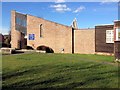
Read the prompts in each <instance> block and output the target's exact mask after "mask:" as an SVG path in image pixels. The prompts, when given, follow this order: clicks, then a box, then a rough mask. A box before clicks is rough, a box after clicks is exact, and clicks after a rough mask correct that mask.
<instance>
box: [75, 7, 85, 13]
mask: <svg viewBox="0 0 120 90" xmlns="http://www.w3.org/2000/svg"><path fill="white" fill-rule="evenodd" d="M83 10H85V7H84V6H80V7H79V8H77V9H76V10H75V11H73V13H78V12H81V11H83Z"/></svg>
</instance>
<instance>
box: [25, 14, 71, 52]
mask: <svg viewBox="0 0 120 90" xmlns="http://www.w3.org/2000/svg"><path fill="white" fill-rule="evenodd" d="M41 24H42V27H41V29H42V32H41V34H42V37H40V25H41ZM29 34H35V40H29V39H27V45H28V46H32V47H33V48H34V49H36V48H37V47H38V46H41V45H45V46H49V47H50V48H52V49H53V51H54V52H55V53H61V52H62V49H64V53H72V27H68V26H64V25H61V24H57V23H53V22H51V21H47V20H44V19H42V18H37V17H34V16H31V15H27V36H28V35H29Z"/></svg>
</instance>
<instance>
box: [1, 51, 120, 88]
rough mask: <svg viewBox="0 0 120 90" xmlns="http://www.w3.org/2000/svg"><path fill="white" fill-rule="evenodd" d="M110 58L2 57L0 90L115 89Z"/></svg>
mask: <svg viewBox="0 0 120 90" xmlns="http://www.w3.org/2000/svg"><path fill="white" fill-rule="evenodd" d="M113 61H114V57H112V56H100V55H80V54H40V53H33V54H22V55H4V56H3V57H2V65H3V67H2V69H3V72H2V75H3V83H2V85H3V89H5V90H8V89H12V90H14V89H15V88H17V89H15V90H18V89H19V88H20V90H21V89H23V90H26V89H29V88H30V89H29V90H31V89H33V90H34V89H35V90H36V89H38V90H39V89H40V88H72V89H74V88H118V65H117V63H114V62H113Z"/></svg>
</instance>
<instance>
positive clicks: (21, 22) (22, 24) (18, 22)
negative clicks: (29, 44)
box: [16, 17, 27, 27]
mask: <svg viewBox="0 0 120 90" xmlns="http://www.w3.org/2000/svg"><path fill="white" fill-rule="evenodd" d="M16 24H17V25H21V26H23V27H26V26H27V22H26V20H24V19H22V18H19V17H16Z"/></svg>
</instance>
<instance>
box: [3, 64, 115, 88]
mask: <svg viewBox="0 0 120 90" xmlns="http://www.w3.org/2000/svg"><path fill="white" fill-rule="evenodd" d="M45 66H46V65H43V66H42V65H41V66H36V67H33V68H30V69H28V70H23V71H18V72H14V73H11V74H8V75H3V81H5V80H6V79H9V78H12V77H17V76H22V75H25V74H28V73H31V74H32V73H33V72H37V71H38V70H39V73H40V71H44V70H49V69H53V68H56V70H57V71H55V72H51V74H50V75H48V76H45V77H37V78H35V79H29V80H23V81H19V82H16V83H13V84H10V85H4V86H3V88H16V87H17V88H35V89H38V90H39V89H41V88H76V87H84V86H86V85H88V84H89V85H90V84H91V83H94V82H96V81H102V80H104V81H105V80H106V79H107V78H110V77H112V76H111V75H110V76H108V73H109V74H111V73H115V72H116V73H117V71H113V70H112V71H99V72H96V75H91V74H92V73H90V76H91V77H90V76H88V77H87V78H84V79H83V80H82V78H81V77H80V78H78V81H74V82H71V81H70V80H72V76H68V77H67V75H66V74H68V72H69V71H70V72H72V71H76V70H79V71H80V72H79V73H81V71H82V70H88V71H89V70H90V69H93V68H94V69H96V68H100V67H101V66H102V64H91V65H88V66H85V67H83V66H82V67H80V66H69V65H68V66H64V67H60V66H59V67H57V66H53V67H52V68H49V66H48V68H47V69H44V67H45ZM63 72H64V74H63V75H59V74H60V73H63ZM41 74H43V72H42V73H41ZM56 74H57V75H58V76H56ZM94 74H95V73H94ZM88 75H89V74H88ZM99 75H100V76H99ZM106 75H107V76H106ZM81 80H82V81H81ZM65 82H66V83H67V84H63V85H59V83H65ZM54 85H55V86H54ZM98 86H99V85H98ZM104 87H105V86H104ZM106 87H107V86H106ZM5 90H9V89H5ZM13 90H14V89H13ZM17 90H18V89H17Z"/></svg>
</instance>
